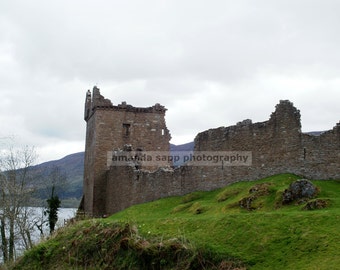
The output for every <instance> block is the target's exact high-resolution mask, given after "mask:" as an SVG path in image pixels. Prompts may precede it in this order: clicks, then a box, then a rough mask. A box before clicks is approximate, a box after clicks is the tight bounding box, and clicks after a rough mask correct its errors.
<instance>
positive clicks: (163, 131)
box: [162, 128, 165, 136]
mask: <svg viewBox="0 0 340 270" xmlns="http://www.w3.org/2000/svg"><path fill="white" fill-rule="evenodd" d="M164 134H165V130H164V128H162V136H163V135H164Z"/></svg>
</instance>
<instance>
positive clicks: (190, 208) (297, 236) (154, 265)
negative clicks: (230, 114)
mask: <svg viewBox="0 0 340 270" xmlns="http://www.w3.org/2000/svg"><path fill="white" fill-rule="evenodd" d="M296 179H298V177H297V176H294V175H290V174H283V175H277V176H272V177H268V178H265V179H262V180H258V181H252V182H239V183H235V184H233V185H230V186H227V187H225V188H222V189H218V190H215V191H211V192H194V193H191V194H188V195H185V196H182V197H171V198H165V199H161V200H158V201H154V202H150V203H145V204H140V205H136V206H133V207H130V208H128V209H126V210H124V211H122V212H119V213H117V214H115V215H112V216H110V217H109V218H106V219H97V220H87V221H83V222H79V223H77V224H75V225H73V226H70V227H67V228H64V229H62V231H60V232H57V233H56V235H55V236H53V237H52V238H51V239H50V240H48V241H45V242H43V243H41V244H40V245H37V246H36V247H35V248H33V249H32V250H30V251H28V252H27V253H26V254H25V256H24V257H23V258H21V259H19V260H18V262H17V264H16V266H15V267H13V269H82V268H84V267H86V269H105V268H107V269H142V268H144V269H233V268H236V267H239V269H245V268H247V269H339V268H338V267H339V265H340V230H339V223H340V181H334V180H333V181H312V182H313V183H314V184H315V185H316V186H317V187H318V188H319V189H320V192H319V194H318V195H317V198H319V199H324V200H327V202H328V204H327V207H326V208H324V209H318V210H312V211H306V210H302V208H303V207H304V204H300V205H298V204H294V203H293V204H291V205H284V206H283V205H282V204H281V203H280V202H281V196H282V192H283V191H284V190H285V189H286V188H288V186H289V184H290V183H291V182H293V181H294V180H296ZM255 186H256V188H257V189H258V188H259V187H260V189H261V188H263V187H264V189H262V191H263V192H260V193H259V196H257V197H256V198H255V199H254V200H252V202H251V206H252V210H251V211H249V210H246V209H245V208H241V207H240V205H239V202H240V201H241V200H242V199H244V198H247V197H249V196H250V195H251V194H250V193H249V190H250V189H252V188H254V187H255ZM126 224H129V225H126ZM127 226H128V227H127ZM127 228H128V229H127ZM124 230H125V231H124ZM118 231H119V233H118V234H117V232H118ZM124 239H125V240H124ZM124 241H125V242H124ZM118 267H120V268H118ZM204 267H205V268H204Z"/></svg>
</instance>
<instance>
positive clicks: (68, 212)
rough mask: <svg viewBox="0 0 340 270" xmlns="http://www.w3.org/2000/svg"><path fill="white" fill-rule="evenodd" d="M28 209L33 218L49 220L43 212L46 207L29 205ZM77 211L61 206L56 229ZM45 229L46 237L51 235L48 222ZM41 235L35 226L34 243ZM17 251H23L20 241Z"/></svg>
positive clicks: (0, 259)
mask: <svg viewBox="0 0 340 270" xmlns="http://www.w3.org/2000/svg"><path fill="white" fill-rule="evenodd" d="M28 211H29V212H30V215H29V218H30V219H31V220H42V218H44V220H47V216H44V214H43V212H44V208H42V207H29V208H28ZM76 212H77V209H76V208H60V209H59V211H58V222H57V224H56V229H57V228H60V227H62V226H64V225H65V223H66V222H67V220H69V219H71V218H73V217H74V216H75V215H76ZM43 231H44V236H45V237H46V236H48V235H49V227H48V222H46V224H44V226H43ZM41 237H42V236H41V234H40V231H39V230H38V229H37V228H35V230H34V232H33V233H32V234H31V239H32V241H33V242H34V243H38V242H39V241H40V240H41ZM0 251H1V250H0ZM16 251H17V253H18V255H20V253H22V251H23V250H22V245H21V244H20V242H17V243H16ZM1 262H2V253H1V252H0V264H1Z"/></svg>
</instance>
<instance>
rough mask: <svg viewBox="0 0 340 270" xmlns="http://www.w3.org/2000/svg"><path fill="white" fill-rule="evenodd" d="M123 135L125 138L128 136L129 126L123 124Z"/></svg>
mask: <svg viewBox="0 0 340 270" xmlns="http://www.w3.org/2000/svg"><path fill="white" fill-rule="evenodd" d="M123 134H124V136H125V137H129V136H130V124H123Z"/></svg>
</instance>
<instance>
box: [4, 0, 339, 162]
mask: <svg viewBox="0 0 340 270" xmlns="http://www.w3.org/2000/svg"><path fill="white" fill-rule="evenodd" d="M339 14H340V1H337V0H334V1H332V0H325V1H321V0H318V1H313V0H291V1H290V0H282V1H281V0H276V1H273V0H267V1H264V0H262V1H261V0H256V1H255V0H248V1H242V0H237V1H236V0H230V1H228V0H221V1H214V0H212V1H207V0H206V1H199V0H192V1H191V0H190V1H185V0H181V1H179V0H178V1H177V0H173V1H170V0H169V1H165V0H163V1H162V0H154V1H148V0H144V1H140V0H134V1H131V0H124V1H123V0H121V1H114V0H111V1H109V0H95V1H84V0H81V1H80V0H67V1H66V0H58V1H48V0H30V1H25V0H22V1H15V0H2V1H1V2H0V93H1V96H0V100H1V106H0V123H1V126H0V139H1V140H0V148H2V149H3V148H4V147H5V145H6V144H7V143H8V141H9V139H6V138H7V137H11V138H14V139H15V142H16V143H18V144H19V143H20V144H27V145H31V146H35V147H36V149H37V152H38V154H39V162H43V161H48V160H52V159H59V158H62V157H64V156H65V155H68V154H71V153H75V152H80V151H83V150H84V144H85V142H84V140H85V121H84V120H83V111H84V108H83V106H84V100H85V93H86V91H87V90H88V89H92V87H93V86H94V85H97V86H98V87H99V88H100V89H101V93H102V95H104V96H105V97H106V98H109V99H111V101H112V102H113V104H118V103H120V102H122V101H126V102H127V103H129V104H132V105H134V106H143V107H144V106H145V107H147V106H151V105H153V104H155V103H161V104H162V105H164V106H166V107H167V108H168V111H167V114H166V121H167V126H168V128H169V129H170V131H171V134H172V141H171V142H172V143H174V144H182V143H186V142H189V141H192V140H193V139H194V137H195V135H196V134H197V133H198V132H200V131H203V130H206V129H209V128H215V127H219V126H229V125H234V124H236V123H237V122H239V121H242V120H244V119H247V118H250V119H252V120H253V122H259V121H266V120H268V119H269V116H270V114H271V112H273V111H274V109H275V105H276V104H277V103H278V102H279V100H282V99H289V100H290V101H292V102H293V103H294V105H295V106H296V107H297V108H298V109H300V111H301V115H302V129H303V131H315V130H328V129H331V128H332V127H333V126H335V125H336V123H337V122H339V119H340V106H339V101H340V16H339Z"/></svg>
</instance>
